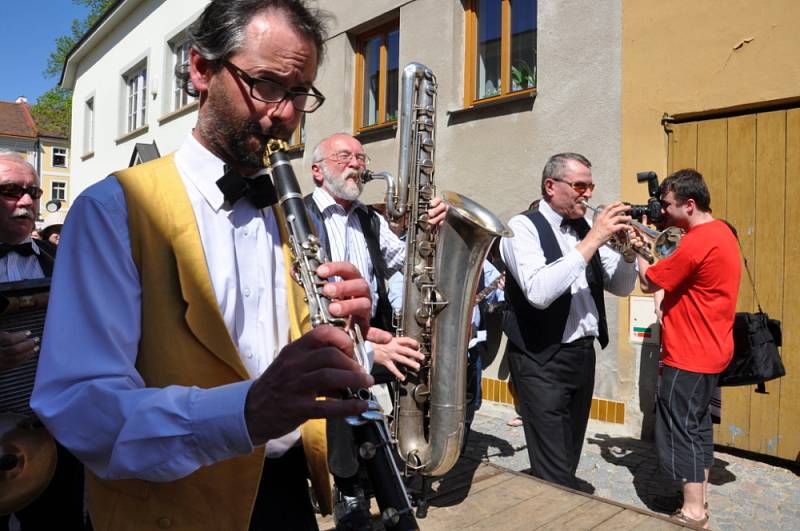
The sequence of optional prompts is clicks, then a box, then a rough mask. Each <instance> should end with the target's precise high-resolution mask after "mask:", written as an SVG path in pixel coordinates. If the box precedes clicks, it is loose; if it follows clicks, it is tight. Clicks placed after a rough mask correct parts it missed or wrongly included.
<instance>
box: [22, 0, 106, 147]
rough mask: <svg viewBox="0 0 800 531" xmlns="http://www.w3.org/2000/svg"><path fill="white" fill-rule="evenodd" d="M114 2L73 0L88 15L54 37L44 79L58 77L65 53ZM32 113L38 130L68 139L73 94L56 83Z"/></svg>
mask: <svg viewBox="0 0 800 531" xmlns="http://www.w3.org/2000/svg"><path fill="white" fill-rule="evenodd" d="M115 2H116V0H72V3H74V4H76V5H80V6H85V7H87V8H89V13H88V15H86V17H85V18H83V19H77V18H76V19H73V21H72V27H71V28H70V33H69V34H68V35H61V36H59V37H57V38H56V41H55V50H54V51H52V52H51V53H50V57H49V58H48V59H47V67H46V68H45V70H44V72H43V74H44V76H45V77H48V78H59V77H60V76H61V71H62V70H63V69H64V63H65V62H66V60H67V54H69V52H70V50H72V48H73V47H74V46H75V45H76V44H77V43H78V41H79V40H81V37H83V35H84V34H85V33H86V32H87V31H88V30H89V28H91V27H92V25H93V24H94V23H95V22H97V19H99V18H100V17H101V16H102V15H103V13H105V12H106V9H108V8H109V7H110V6H111V5H112V4H114V3H115ZM31 113H32V114H33V118H34V120H36V124H37V126H38V127H39V129H41V130H43V131H48V132H55V133H60V134H62V135H64V136H68V135H69V130H70V116H71V114H72V91H69V90H63V89H61V88H60V87H59V86H58V84H56V85H55V86H54V87H53V88H51V89H50V90H48V91H47V92H45V93H44V94H42V95H41V96H40V97H39V99H38V100H37V102H36V104H35V105H33V106H32V107H31Z"/></svg>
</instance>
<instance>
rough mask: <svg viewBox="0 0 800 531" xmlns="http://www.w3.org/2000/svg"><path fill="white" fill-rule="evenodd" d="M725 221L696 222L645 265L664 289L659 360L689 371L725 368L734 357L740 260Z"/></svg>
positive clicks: (736, 246)
mask: <svg viewBox="0 0 800 531" xmlns="http://www.w3.org/2000/svg"><path fill="white" fill-rule="evenodd" d="M741 260H742V259H741V257H740V256H739V246H738V243H737V242H736V237H735V236H734V235H733V232H731V229H730V228H729V227H728V225H726V224H725V222H723V221H720V220H714V221H711V222H709V223H703V224H702V225H698V226H696V227H694V228H692V229H691V230H689V232H688V233H686V234H685V235H684V236H683V238H681V241H680V245H678V250H676V251H675V253H673V254H672V255H671V256H669V257H668V258H664V259H663V260H660V261H659V262H658V263H656V264H655V265H653V266H651V267H650V268H649V269H648V270H647V278H648V280H651V281H652V282H654V283H656V284H658V285H659V286H661V287H662V288H664V302H663V303H662V306H661V308H662V310H663V312H664V326H663V327H662V329H661V337H662V352H661V359H662V360H663V361H664V364H665V365H669V366H672V367H677V368H678V369H683V370H686V371H691V372H700V373H706V374H716V373H719V372H722V371H723V370H724V369H725V367H727V365H728V363H729V362H730V360H731V357H732V356H733V319H734V317H735V315H736V299H737V297H738V296H739V279H740V277H741V274H742V263H741Z"/></svg>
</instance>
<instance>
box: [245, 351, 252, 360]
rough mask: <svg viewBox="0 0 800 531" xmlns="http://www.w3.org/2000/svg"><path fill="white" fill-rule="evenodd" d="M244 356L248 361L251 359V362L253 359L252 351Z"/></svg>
mask: <svg viewBox="0 0 800 531" xmlns="http://www.w3.org/2000/svg"><path fill="white" fill-rule="evenodd" d="M244 355H245V356H247V359H249V360H251V359H253V351H252V350H248V351H247V352H245V353H244Z"/></svg>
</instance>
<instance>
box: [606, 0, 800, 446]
mask: <svg viewBox="0 0 800 531" xmlns="http://www.w3.org/2000/svg"><path fill="white" fill-rule="evenodd" d="M797 21H800V2H796V1H794V0H764V1H759V2H753V1H750V0H726V1H722V0H715V1H711V0H707V1H702V2H698V1H696V0H674V1H672V2H662V1H656V0H628V1H625V2H624V4H623V23H622V28H623V31H622V41H623V42H622V48H623V49H622V62H623V64H622V78H623V79H622V98H623V101H622V142H621V152H622V163H621V170H622V174H621V176H620V177H621V190H622V198H623V199H624V200H628V201H632V202H636V203H642V202H644V201H645V199H646V196H647V187H646V186H645V185H644V184H639V183H637V182H636V179H635V174H636V172H639V171H644V170H654V171H656V172H658V174H659V177H660V179H663V178H664V177H666V175H667V172H668V168H669V167H670V164H669V161H668V154H669V150H670V144H668V142H671V143H672V144H671V145H672V148H673V157H675V160H673V163H675V164H677V165H676V166H675V167H674V168H673V169H679V168H680V167H684V166H686V165H687V163H686V162H685V161H683V160H681V161H680V163H678V162H679V161H678V160H677V159H678V158H680V154H679V153H676V146H678V144H679V142H678V140H681V139H678V138H676V137H675V136H672V138H671V139H669V140H668V137H667V134H666V133H665V131H664V128H663V126H662V125H661V119H662V116H663V115H664V114H665V113H667V114H669V115H671V116H674V117H677V118H679V119H680V120H691V119H694V118H698V119H700V118H704V117H706V116H722V115H726V114H730V113H731V112H741V113H756V112H758V111H759V110H764V109H766V108H774V107H775V106H776V105H777V104H787V105H789V104H793V103H797V104H800V61H798V57H800V37H798V34H797V29H796V27H797ZM764 123H765V124H766V121H764ZM715 125H716V122H703V126H702V127H706V128H707V127H713V126H715ZM673 129H676V134H677V126H675V127H674V128H673ZM684 129H685V128H684ZM687 130H690V129H687ZM734 133H735V131H734ZM681 134H683V129H681ZM731 134H733V133H731ZM684 140H685V139H684ZM689 141H690V142H689V144H687V143H686V142H683V143H682V144H681V145H682V146H683V147H682V148H681V149H684V150H686V149H687V146H688V149H689V150H697V149H700V148H701V147H703V146H699V145H695V144H693V143H692V142H691V139H689ZM694 142H695V143H696V142H697V140H696V139H695V141H694ZM778 144H780V145H783V144H785V142H779V143H778ZM679 147H680V146H679ZM686 160H692V159H691V158H689V159H686ZM786 160H787V164H788V161H789V158H788V157H787V159H786ZM755 161H756V159H755V155H753V157H752V160H751V163H752V164H755ZM781 164H783V163H782V162H781ZM688 165H691V164H688ZM730 171H731V168H730V167H729V168H728V172H730ZM715 204H716V206H717V207H718V208H719V209H721V210H719V211H720V212H722V215H723V216H725V215H727V216H728V217H731V218H732V217H735V214H736V213H732V212H730V211H728V212H727V214H726V213H725V206H726V205H725V197H724V195H723V196H720V195H717V197H716V200H715V197H714V196H712V207H714V205H715ZM790 204H791V202H790ZM727 206H728V210H730V205H727ZM739 214H741V213H739ZM787 229H788V227H787ZM777 232H778V233H779V234H783V228H782V227H781V228H780V230H779V231H777ZM778 243H780V242H778ZM784 280H786V279H784ZM768 291H769V290H768V289H766V290H765V296H766V295H767V293H768ZM740 303H741V300H740ZM619 310H620V318H619V323H620V325H619V334H620V363H619V366H620V367H621V368H624V367H629V368H630V370H631V372H630V373H629V374H621V375H620V379H621V386H622V387H623V388H624V389H626V390H627V394H628V396H629V397H630V396H634V395H635V394H636V393H635V382H636V378H637V377H638V374H634V368H635V367H636V366H637V360H636V358H635V356H636V355H637V354H636V353H635V352H634V350H633V349H632V348H631V347H630V344H629V343H627V342H626V339H627V335H628V330H627V324H628V303H627V301H626V300H623V301H621V302H620V305H619ZM767 311H770V310H767ZM773 311H774V310H773ZM771 313H772V312H771ZM783 318H784V320H785V321H784V323H785V324H786V323H788V321H786V319H787V318H788V316H786V315H784V316H783ZM786 356H787V353H785V354H784V358H785V360H786ZM787 361H793V360H787ZM793 368H794V367H793ZM788 370H789V368H788V366H787V371H788ZM787 383H788V382H787ZM784 391H786V392H785V393H784ZM788 392H789V390H788V389H787V390H783V389H782V390H781V392H780V393H772V395H773V396H772V398H770V400H772V401H775V402H777V401H778V400H781V401H782V400H790V399H791V400H796V396H794V395H793V394H790V393H788ZM623 393H625V391H623ZM742 393H745V394H746V396H745V395H744V394H742ZM740 395H741V396H740ZM750 395H752V393H751V392H750V390H749V389H748V388H736V390H735V391H732V390H731V388H726V391H725V393H724V394H723V423H725V422H726V420H725V418H726V397H728V400H727V408H728V413H727V415H728V416H730V415H731V414H734V413H735V414H738V413H737V412H738V410H739V409H741V408H740V407H739V404H738V402H742V401H747V402H748V404H749V403H750V401H751V400H752V401H753V402H756V401H758V400H765V399H764V398H762V396H761V395H759V396H758V397H756V398H750ZM781 395H783V396H781ZM779 397H780V398H779ZM757 410H758V411H757ZM768 410H769V408H761V407H760V406H758V407H757V406H756V405H753V410H752V412H753V413H755V414H756V416H759V415H766V416H769V414H768V413H767V411H768ZM748 411H749V406H748ZM759 411H760V413H759ZM794 415H795V414H794V413H791V414H790V416H794ZM743 422H744V421H743ZM798 422H800V419H798V418H783V417H782V422H781V425H782V429H783V430H786V429H788V430H790V431H791V430H797V429H798V425H797V424H798ZM757 424H758V423H757V422H753V423H751V425H750V428H752V430H756V431H759V430H760V428H758V427H757V426H756V425H757ZM760 431H763V433H760V432H759V433H755V432H754V433H753V434H750V435H749V437H750V439H753V438H765V437H767V436H768V435H769V434H768V433H767V432H771V431H774V430H771V429H770V430H766V431H764V430H760ZM787 433H789V432H786V433H783V438H782V448H779V446H778V445H772V446H769V447H767V445H765V444H762V443H760V442H752V441H750V442H746V443H744V442H741V441H734V440H732V438H731V437H729V436H727V434H726V433H725V432H722V433H720V432H719V430H718V431H717V433H716V435H721V437H720V438H719V442H720V443H722V444H731V445H733V446H737V447H740V448H745V449H749V450H752V451H756V452H759V453H768V454H771V455H779V456H780V457H783V458H786V459H795V458H798V459H800V455H797V456H795V454H796V452H797V442H798V441H797V440H795V439H798V437H787ZM790 439H791V441H790Z"/></svg>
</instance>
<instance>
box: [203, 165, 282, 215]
mask: <svg viewBox="0 0 800 531" xmlns="http://www.w3.org/2000/svg"><path fill="white" fill-rule="evenodd" d="M217 186H219V189H220V190H221V191H222V194H223V195H224V196H225V201H227V202H228V204H229V205H231V206H233V204H234V203H236V201H238V200H239V199H241V198H242V197H246V198H247V199H248V200H249V201H250V202H251V203H252V204H253V206H254V207H256V208H265V207H268V206H271V205H274V204H275V203H277V202H278V196H277V194H276V193H275V187H274V186H273V185H272V180H270V178H269V176H268V175H266V174H264V175H258V176H256V177H252V178H248V177H243V176H242V175H241V174H240V173H239V172H238V171H236V170H234V169H233V168H229V167H228V165H227V164H226V165H225V175H223V176H222V177H221V178H220V179H218V180H217Z"/></svg>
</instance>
